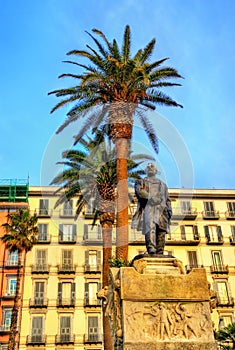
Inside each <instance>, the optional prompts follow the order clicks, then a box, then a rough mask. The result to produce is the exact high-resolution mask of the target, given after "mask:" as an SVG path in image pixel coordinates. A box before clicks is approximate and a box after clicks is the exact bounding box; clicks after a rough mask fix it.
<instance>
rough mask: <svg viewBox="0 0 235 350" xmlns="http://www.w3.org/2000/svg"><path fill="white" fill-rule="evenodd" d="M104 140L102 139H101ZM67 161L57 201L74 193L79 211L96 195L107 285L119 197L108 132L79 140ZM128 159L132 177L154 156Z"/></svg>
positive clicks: (107, 340) (108, 344)
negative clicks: (144, 162)
mask: <svg viewBox="0 0 235 350" xmlns="http://www.w3.org/2000/svg"><path fill="white" fill-rule="evenodd" d="M101 141H102V142H101ZM62 157H63V159H64V160H63V161H62V162H59V164H62V165H64V166H65V169H64V170H62V172H61V173H59V174H58V175H57V176H56V177H55V178H54V179H53V180H52V182H51V184H53V185H59V186H60V187H59V189H58V190H56V193H60V197H59V199H58V200H57V202H56V203H55V207H58V205H60V204H61V203H64V202H66V201H68V200H70V199H72V198H74V197H77V198H78V199H77V203H76V204H77V205H76V214H77V215H79V213H80V212H81V211H82V210H83V208H84V206H86V205H87V204H89V201H90V200H91V199H92V202H93V206H94V220H93V224H95V222H96V220H97V219H98V218H99V221H100V224H101V228H102V237H103V271H102V272H103V273H102V276H103V280H102V285H103V287H105V286H107V285H108V284H109V282H108V272H109V263H108V261H109V260H110V259H111V257H112V228H113V225H114V221H115V200H116V186H117V176H116V165H115V152H114V150H113V148H112V147H111V144H110V142H109V140H107V138H105V136H104V133H103V132H102V131H100V130H96V131H95V138H94V139H92V138H91V137H89V136H87V137H83V138H81V139H80V140H79V150H68V151H65V152H63V153H62ZM131 158H132V159H130V160H129V161H128V173H129V177H130V181H131V180H132V179H133V180H134V179H136V178H139V176H140V175H142V171H141V170H137V167H138V165H139V164H140V162H138V163H137V162H136V160H140V159H142V160H143V159H144V160H145V159H152V157H150V156H147V155H146V156H145V155H136V156H132V157H131ZM103 330H104V349H107V350H111V349H112V339H111V331H110V325H109V318H108V316H105V315H104V316H103Z"/></svg>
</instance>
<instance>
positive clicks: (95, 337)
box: [84, 333, 103, 344]
mask: <svg viewBox="0 0 235 350" xmlns="http://www.w3.org/2000/svg"><path fill="white" fill-rule="evenodd" d="M102 339H103V336H102V334H97V333H91V334H85V335H84V343H85V344H92V343H102Z"/></svg>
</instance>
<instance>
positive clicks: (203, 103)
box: [0, 0, 235, 188]
mask: <svg viewBox="0 0 235 350" xmlns="http://www.w3.org/2000/svg"><path fill="white" fill-rule="evenodd" d="M234 13H235V2H234V0H225V1H223V2H221V1H218V0H213V1H210V0H185V1H184V0H155V1H154V0H145V1H140V0H120V1H118V2H117V1H112V0H109V1H107V0H100V1H99V2H98V1H95V0H88V1H81V0H40V1H32V0H24V1H18V0H8V1H3V0H2V1H1V12H0V26H1V28H0V43H1V49H2V50H1V56H0V60H1V62H0V74H1V94H0V120H1V138H0V169H1V174H0V178H2V179H3V178H26V177H27V176H28V175H29V177H30V184H31V185H40V184H41V183H40V181H41V180H40V179H41V172H42V171H43V172H47V169H46V168H45V164H43V160H44V158H45V154H47V150H48V147H50V144H51V141H50V140H51V139H52V138H53V137H54V134H55V130H56V129H57V128H58V126H59V125H60V124H61V123H62V121H63V120H64V118H65V115H66V111H67V109H66V108H64V109H61V110H60V111H58V112H55V113H54V114H53V115H50V110H51V108H52V107H53V106H54V105H55V103H56V102H57V100H56V98H55V97H54V96H48V95H47V93H48V92H49V91H51V90H54V89H57V88H60V87H65V86H69V85H70V84H71V83H72V82H71V81H70V80H68V79H67V80H62V79H60V80H59V79H57V76H58V75H59V74H61V73H65V72H69V71H70V70H71V69H70V67H69V65H66V64H65V63H62V61H63V60H65V59H66V53H67V52H68V51H70V50H72V49H83V48H85V45H86V43H89V44H91V41H90V39H89V37H88V36H87V34H86V33H85V30H88V31H90V30H91V29H92V28H98V29H101V30H102V31H103V32H104V33H105V34H106V35H107V37H108V38H110V39H113V38H114V37H115V38H117V39H118V41H119V42H120V40H121V39H122V36H123V30H124V27H125V25H126V24H129V25H130V26H131V31H132V43H133V44H132V48H133V52H135V51H136V50H137V49H138V48H140V47H143V46H145V45H146V44H147V43H148V42H149V41H150V40H151V39H152V38H153V37H155V38H156V40H157V45H156V49H155V51H154V54H153V57H152V58H153V59H154V60H155V59H156V60H157V59H161V58H164V57H169V58H170V59H169V61H168V64H169V65H171V66H173V67H174V68H176V69H177V70H178V71H179V72H180V74H181V75H183V76H184V80H183V81H182V87H176V88H173V89H169V90H167V93H168V94H169V95H170V96H171V97H173V98H174V99H176V100H177V102H179V103H181V104H183V106H184V108H183V109H179V108H165V107H157V112H158V113H160V115H161V116H163V117H164V119H166V120H167V121H169V123H170V125H171V127H170V128H172V129H174V132H176V133H178V134H179V135H180V137H181V140H182V144H184V146H183V147H184V148H185V149H187V152H188V155H189V157H190V159H191V163H192V167H193V172H194V176H193V186H194V187H195V188H235V176H234V174H235V159H234V149H235V137H234V134H235V126H234V113H235V112H234V105H233V104H234V101H235V86H234V85H235V79H234V67H235V50H234V33H235V21H234ZM169 137H170V136H169ZM167 143H168V142H167V140H165V141H164V142H163V144H160V146H161V148H160V153H159V162H160V163H161V164H162V166H163V168H164V169H163V170H162V171H163V172H166V173H167V183H168V186H169V187H178V186H185V183H184V182H182V181H178V180H177V179H176V177H175V175H174V172H175V170H173V168H172V167H171V162H170V161H169V163H167V159H168V158H170V157H173V158H174V157H175V155H174V150H172V149H171V150H170V154H171V155H170V156H169V154H168V155H167V154H166V153H165V149H167V148H168V145H167ZM63 146H64V145H62V146H61V148H62V149H58V157H59V155H60V153H61V151H62V150H63ZM66 147H67V146H66ZM171 147H174V146H171ZM55 158H56V156H55ZM56 160H59V159H54V158H53V157H52V160H51V163H52V164H54V163H55V162H56ZM178 162H179V160H176V161H175V165H174V167H175V168H177V166H178ZM182 164H183V162H182ZM182 164H181V165H180V168H181V169H180V171H181V172H185V173H187V171H188V165H187V164H186V163H185V164H183V165H182ZM190 171H191V170H190ZM49 178H50V177H48V179H49ZM44 184H46V183H44ZM186 185H187V184H186Z"/></svg>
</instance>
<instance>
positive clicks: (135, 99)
mask: <svg viewBox="0 0 235 350" xmlns="http://www.w3.org/2000/svg"><path fill="white" fill-rule="evenodd" d="M93 33H94V34H95V35H97V36H99V37H101V39H102V41H101V42H100V41H99V40H98V39H97V38H96V37H95V36H94V35H93V34H91V33H88V35H89V36H90V37H91V38H92V40H93V41H94V43H95V45H96V47H95V49H94V48H92V47H91V46H89V45H87V50H72V51H70V52H68V54H67V55H69V56H70V55H76V56H78V57H85V58H86V59H87V60H88V64H83V63H79V62H75V61H65V62H67V63H70V64H72V65H75V66H76V67H78V68H79V69H81V68H82V69H83V70H84V72H83V73H81V74H80V72H78V74H71V73H68V74H62V75H60V76H59V78H63V77H71V78H74V79H76V80H77V81H78V82H77V85H75V86H72V87H69V88H65V89H59V90H54V91H51V92H50V93H49V94H54V95H55V96H57V97H62V100H60V101H59V102H58V103H57V104H56V105H55V106H54V108H53V109H52V110H51V113H53V112H54V111H56V110H57V109H58V108H60V107H63V106H65V105H66V104H71V103H75V105H74V106H73V107H72V108H71V109H70V110H69V112H68V113H67V119H66V120H65V122H64V123H63V124H62V125H61V127H60V128H59V129H58V131H57V132H60V131H62V130H63V129H64V128H65V127H66V126H67V125H68V124H70V123H72V122H74V121H76V120H78V119H79V118H82V117H84V116H86V119H85V123H84V124H83V126H82V128H81V130H80V132H79V133H78V134H77V136H76V138H75V143H76V140H79V139H80V137H81V136H82V135H83V134H84V133H85V132H86V131H87V130H88V129H89V128H90V127H91V125H92V126H94V127H97V126H99V125H101V124H102V123H103V124H108V125H109V131H110V136H111V138H112V140H113V142H114V144H115V150H116V158H117V159H116V168H117V183H118V187H117V191H118V200H117V242H116V256H117V258H119V257H122V258H124V259H127V256H128V204H127V203H128V183H127V160H128V155H129V151H128V150H129V144H130V140H131V137H132V127H133V122H134V120H133V117H134V114H135V115H136V116H137V117H138V118H139V120H140V122H141V124H142V126H143V128H144V130H145V131H146V133H147V135H148V137H149V139H150V142H151V143H152V145H153V148H154V149H155V151H156V152H157V151H158V144H157V137H156V135H155V131H154V128H153V126H152V124H151V123H150V121H149V119H148V118H147V117H146V114H145V113H144V110H143V109H140V108H137V107H138V106H142V107H144V108H150V109H155V105H156V104H162V105H166V106H175V107H182V106H181V105H180V104H178V103H177V102H176V101H174V100H173V99H172V98H170V97H169V96H168V95H166V94H165V93H163V92H162V91H161V89H162V88H164V87H169V86H175V85H180V84H176V83H173V82H171V81H169V79H170V80H171V79H172V78H173V79H174V78H182V77H181V75H180V74H179V73H178V72H177V71H176V70H175V69H174V68H172V67H169V66H162V64H163V63H165V62H166V60H167V58H163V59H161V60H158V61H154V62H153V63H150V62H149V59H150V56H151V54H152V53H153V50H154V47H155V39H152V40H151V41H150V42H149V43H148V44H147V45H146V46H145V47H144V48H143V49H140V50H138V51H137V53H136V54H135V55H133V56H131V33H130V27H129V26H128V25H127V26H126V28H125V31H124V38H123V43H122V46H121V48H120V47H119V46H118V44H117V41H116V40H115V39H114V40H113V41H112V42H110V41H108V39H107V38H106V36H105V35H104V34H103V33H102V32H101V31H100V30H97V29H93Z"/></svg>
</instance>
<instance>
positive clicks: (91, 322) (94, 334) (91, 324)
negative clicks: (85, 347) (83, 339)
mask: <svg viewBox="0 0 235 350" xmlns="http://www.w3.org/2000/svg"><path fill="white" fill-rule="evenodd" d="M88 341H90V342H97V341H99V319H98V316H88Z"/></svg>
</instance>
